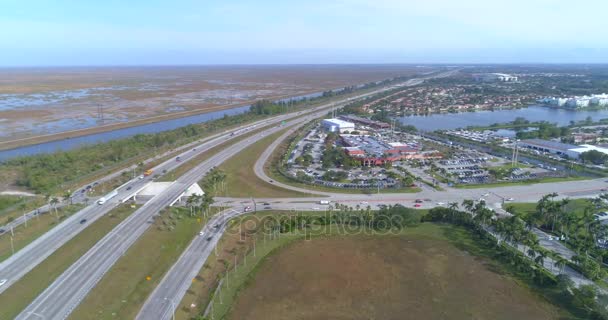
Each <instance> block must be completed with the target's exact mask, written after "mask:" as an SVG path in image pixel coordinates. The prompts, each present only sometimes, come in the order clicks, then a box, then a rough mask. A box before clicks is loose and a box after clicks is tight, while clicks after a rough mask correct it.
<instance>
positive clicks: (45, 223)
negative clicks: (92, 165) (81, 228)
mask: <svg viewBox="0 0 608 320" xmlns="http://www.w3.org/2000/svg"><path fill="white" fill-rule="evenodd" d="M83 207H84V205H82V204H74V205H70V206H65V207H61V208H58V209H57V213H55V211H54V210H53V212H52V213H45V214H41V215H37V216H36V218H32V219H29V220H28V221H27V226H26V225H25V223H23V224H21V225H19V226H17V227H16V228H14V229H13V233H14V237H12V245H13V246H14V248H15V252H17V251H19V250H20V249H21V248H23V247H25V246H27V245H28V244H29V243H30V242H32V241H34V240H36V239H37V238H38V237H40V236H41V235H43V234H44V233H46V232H47V231H49V230H51V229H52V228H54V227H55V226H56V225H57V224H58V223H60V222H61V221H62V220H63V219H65V218H67V217H69V216H71V215H72V214H74V213H75V212H77V211H78V210H80V209H82V208H83ZM7 231H8V232H7V233H5V234H3V235H2V236H0V261H4V260H5V259H7V258H8V257H10V256H11V255H12V248H11V233H10V231H9V230H7Z"/></svg>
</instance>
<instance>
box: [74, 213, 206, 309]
mask: <svg viewBox="0 0 608 320" xmlns="http://www.w3.org/2000/svg"><path fill="white" fill-rule="evenodd" d="M186 212H187V210H185V209H178V208H172V209H171V213H169V212H165V213H163V214H162V215H161V217H160V218H157V219H156V221H155V222H154V224H153V225H152V226H151V227H150V228H149V229H148V230H147V231H146V232H145V233H144V234H143V235H142V236H141V237H140V238H139V239H138V240H137V242H136V243H135V244H133V245H132V246H131V247H130V248H129V249H128V250H127V251H126V252H125V253H124V255H123V257H122V258H121V259H120V260H118V262H117V263H116V264H114V266H113V267H112V268H111V269H110V270H109V271H108V272H107V273H106V274H105V275H104V277H103V278H102V279H101V281H100V282H99V283H98V284H97V285H96V286H95V288H93V290H92V291H91V292H90V293H89V294H88V295H87V296H86V298H85V299H84V300H83V301H82V303H80V305H79V306H78V307H77V308H76V309H75V310H74V312H73V313H72V314H71V315H70V319H133V318H134V317H135V316H136V315H137V312H139V309H140V307H141V306H142V305H143V303H144V302H145V300H146V298H147V297H148V295H149V294H150V293H151V292H152V290H154V288H155V287H156V285H158V283H159V282H160V280H161V279H162V277H163V275H164V274H165V273H166V272H167V270H169V268H170V267H171V266H172V265H173V263H174V262H175V261H176V260H177V258H178V257H179V256H180V255H181V253H182V251H183V250H185V248H186V247H187V246H188V244H190V242H191V240H192V239H193V238H194V237H195V236H196V234H197V233H198V232H199V231H200V229H201V228H202V226H203V224H204V222H205V219H200V220H199V219H198V218H197V217H190V216H189V215H188V214H187V213H186ZM147 277H149V279H150V280H148V279H147Z"/></svg>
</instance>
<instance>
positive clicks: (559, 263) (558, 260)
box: [553, 254, 568, 274]
mask: <svg viewBox="0 0 608 320" xmlns="http://www.w3.org/2000/svg"><path fill="white" fill-rule="evenodd" d="M567 263H568V260H567V259H566V258H564V257H562V256H561V255H559V254H556V257H555V262H554V263H553V265H555V266H556V267H557V268H559V274H562V273H563V272H564V267H565V266H566V264H567Z"/></svg>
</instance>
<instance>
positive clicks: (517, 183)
mask: <svg viewBox="0 0 608 320" xmlns="http://www.w3.org/2000/svg"><path fill="white" fill-rule="evenodd" d="M588 179H593V178H588V177H564V178H543V179H534V180H525V181H504V182H494V183H482V184H459V185H456V186H454V188H458V189H480V188H490V187H492V188H494V187H509V186H529V185H533V184H540V183H553V182H565V181H582V180H588Z"/></svg>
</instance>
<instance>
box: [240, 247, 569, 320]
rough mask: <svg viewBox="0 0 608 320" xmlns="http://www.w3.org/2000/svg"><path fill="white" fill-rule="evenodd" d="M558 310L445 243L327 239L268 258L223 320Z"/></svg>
mask: <svg viewBox="0 0 608 320" xmlns="http://www.w3.org/2000/svg"><path fill="white" fill-rule="evenodd" d="M557 317H558V311H557V310H556V309H555V308H554V307H553V306H551V305H549V304H548V303H546V302H544V301H542V300H540V298H538V297H537V296H535V295H534V294H533V293H531V292H530V291H528V290H527V289H526V288H523V287H521V286H519V285H518V284H517V283H515V282H514V281H513V280H511V279H510V278H507V277H504V276H501V275H498V274H496V273H494V272H492V271H490V270H488V268H486V267H485V266H484V264H483V263H482V262H480V261H479V260H478V259H476V258H475V257H473V256H470V255H469V254H467V253H466V252H463V251H460V250H458V249H456V248H455V247H454V246H452V245H451V244H449V243H448V242H447V241H441V240H433V239H427V238H420V237H417V236H400V237H396V236H395V237H364V236H357V237H339V238H338V237H331V238H321V239H314V240H312V241H300V242H297V243H295V244H293V245H291V246H289V247H288V248H286V249H283V250H281V251H280V252H279V253H277V254H275V255H273V256H270V257H269V258H268V259H267V260H266V261H265V262H264V263H263V264H262V265H261V267H260V269H259V271H258V273H257V274H256V277H255V279H254V280H253V281H252V283H251V284H250V285H249V287H247V288H246V289H244V290H243V291H242V292H241V295H240V296H239V298H238V299H237V301H236V303H235V305H234V308H233V310H232V312H231V314H230V316H229V319H264V320H272V319H492V320H499V319H505V320H507V319H518V320H525V319H534V320H539V319H556V318H557Z"/></svg>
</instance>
